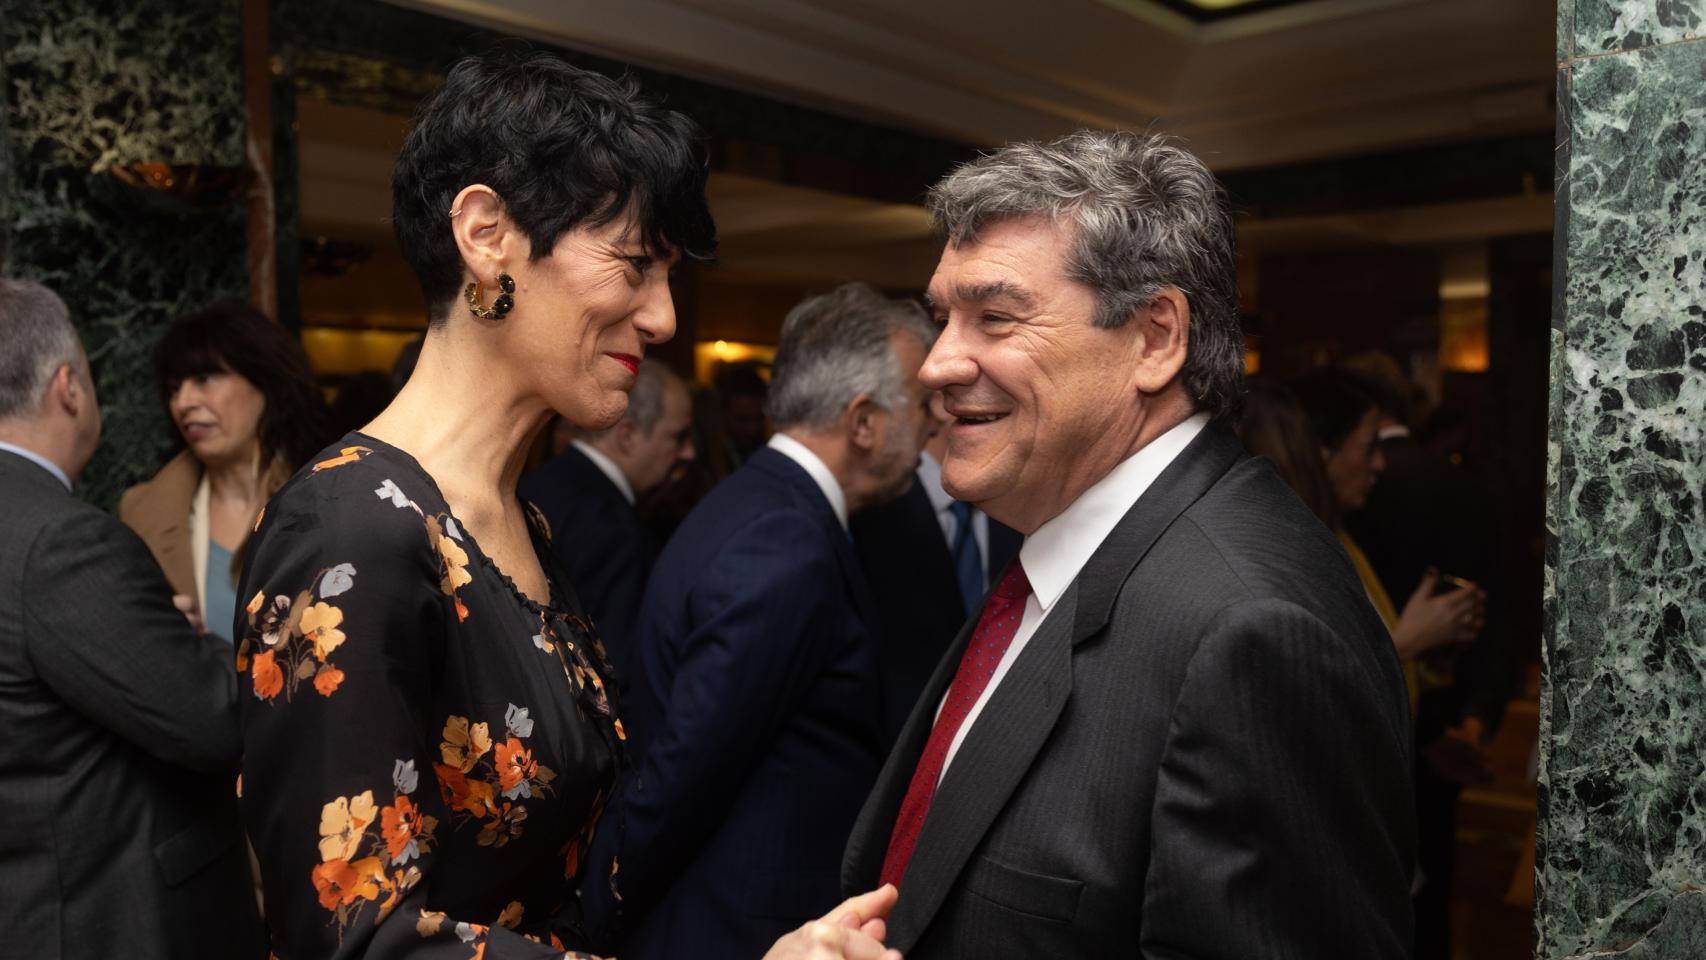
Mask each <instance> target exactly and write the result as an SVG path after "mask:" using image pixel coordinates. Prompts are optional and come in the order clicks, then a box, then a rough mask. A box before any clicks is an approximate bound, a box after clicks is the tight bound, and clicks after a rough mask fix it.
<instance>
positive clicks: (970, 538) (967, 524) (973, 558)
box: [948, 500, 983, 617]
mask: <svg viewBox="0 0 1706 960" xmlns="http://www.w3.org/2000/svg"><path fill="white" fill-rule="evenodd" d="M973 509H974V508H973V507H972V505H971V504H969V503H965V502H963V501H960V500H955V501H954V502H953V503H951V504H949V505H948V510H949V512H951V513H952V514H953V515H954V547H953V551H952V553H953V555H954V576H955V577H956V578H957V579H958V580H959V581H960V599H961V600H962V601H963V602H964V603H965V608H966V616H968V617H969V616H971V615H973V614H975V613H977V610H978V607H980V606H982V605H983V556H982V555H981V554H979V553H978V551H977V536H976V534H974V533H973V532H972V528H971V518H972V513H973Z"/></svg>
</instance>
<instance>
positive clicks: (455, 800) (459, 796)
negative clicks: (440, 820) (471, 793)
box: [432, 763, 468, 810]
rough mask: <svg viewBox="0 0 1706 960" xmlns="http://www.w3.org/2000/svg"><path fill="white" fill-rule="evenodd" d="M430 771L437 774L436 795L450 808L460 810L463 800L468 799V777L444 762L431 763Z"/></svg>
mask: <svg viewBox="0 0 1706 960" xmlns="http://www.w3.org/2000/svg"><path fill="white" fill-rule="evenodd" d="M432 772H433V773H436V774H438V795H439V798H440V799H442V800H443V801H444V805H445V806H447V807H449V808H450V809H452V810H460V809H461V808H462V804H463V801H465V800H467V799H468V778H467V777H465V776H463V775H462V771H461V770H458V769H456V768H455V767H452V766H450V765H449V764H444V763H435V764H433V765H432Z"/></svg>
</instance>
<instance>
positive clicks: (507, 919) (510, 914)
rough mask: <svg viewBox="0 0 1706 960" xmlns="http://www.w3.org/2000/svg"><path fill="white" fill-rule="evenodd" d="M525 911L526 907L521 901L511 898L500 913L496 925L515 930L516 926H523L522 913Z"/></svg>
mask: <svg viewBox="0 0 1706 960" xmlns="http://www.w3.org/2000/svg"><path fill="white" fill-rule="evenodd" d="M523 912H524V908H523V907H522V905H521V901H519V900H511V901H510V902H509V906H507V907H504V909H503V912H502V913H500V914H498V919H497V923H496V925H497V926H500V927H504V928H506V929H510V930H514V929H515V928H516V927H519V926H521V915H522V913H523Z"/></svg>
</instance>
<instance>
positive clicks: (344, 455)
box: [313, 447, 373, 473]
mask: <svg viewBox="0 0 1706 960" xmlns="http://www.w3.org/2000/svg"><path fill="white" fill-rule="evenodd" d="M372 452H373V451H372V450H369V449H368V448H366V447H345V448H343V449H342V450H339V451H338V455H337V456H335V457H330V458H328V459H325V460H321V461H320V462H319V463H316V464H314V470H313V472H314V473H319V472H320V471H321V470H331V469H334V468H336V467H341V466H343V465H344V464H346V463H354V462H356V461H357V460H360V459H361V458H362V457H365V456H367V455H368V454H370V453H372Z"/></svg>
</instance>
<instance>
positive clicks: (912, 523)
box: [853, 394, 1023, 748]
mask: <svg viewBox="0 0 1706 960" xmlns="http://www.w3.org/2000/svg"><path fill="white" fill-rule="evenodd" d="M930 410H931V417H932V419H933V420H934V421H935V425H936V427H937V432H936V433H934V434H932V435H931V437H930V439H929V441H928V442H926V443H925V445H924V451H923V454H922V455H921V456H920V457H919V460H918V471H917V479H916V480H914V482H913V484H912V487H911V489H909V490H907V491H906V493H904V494H902V495H901V496H900V497H899V498H897V499H895V500H892V501H890V502H888V503H885V504H881V505H879V506H875V507H872V508H870V509H869V510H866V511H864V512H862V513H860V514H859V515H858V516H856V517H854V518H853V543H854V545H855V546H856V547H857V549H858V551H859V562H860V564H861V566H863V567H864V570H865V580H866V582H868V583H869V584H870V586H871V596H872V597H873V598H875V599H876V602H877V616H878V617H879V618H880V620H881V621H882V630H881V631H880V634H879V636H878V640H877V656H878V664H879V665H880V666H881V668H882V672H883V699H884V702H885V709H884V716H885V717H886V723H887V729H888V743H887V744H886V745H885V748H886V746H892V745H893V743H894V739H895V737H898V736H899V735H900V728H901V726H902V725H903V724H905V723H906V718H907V716H908V715H910V714H911V713H912V705H913V704H914V703H916V702H917V700H918V694H919V692H920V691H921V690H923V689H924V684H925V682H926V681H928V680H929V679H930V674H931V673H932V672H934V671H935V669H936V664H937V663H938V662H939V661H940V660H941V659H942V654H943V653H944V652H945V651H946V650H947V649H948V644H950V643H952V642H953V641H954V637H955V635H957V634H958V633H959V632H960V627H961V626H962V625H964V624H965V622H966V618H967V617H969V616H971V615H973V614H975V613H977V611H978V610H979V609H980V608H981V607H982V606H983V595H984V594H985V593H986V592H988V590H989V587H990V585H991V584H992V583H993V582H994V578H996V577H999V576H1000V575H1001V571H1002V570H1004V569H1005V568H1006V567H1007V563H1008V562H1009V561H1010V560H1012V559H1013V555H1014V554H1016V553H1018V552H1019V542H1020V541H1021V540H1022V539H1023V538H1022V537H1020V536H1019V532H1018V531H1016V530H1014V529H1013V528H1012V527H1009V526H1007V525H1006V524H1004V523H1001V522H1000V521H998V520H991V519H989V517H988V515H986V514H985V513H984V512H983V511H982V510H979V509H977V508H976V507H974V506H972V505H971V504H969V503H966V502H964V501H961V500H955V499H954V497H953V494H950V493H948V491H946V490H944V489H943V488H942V458H943V456H944V454H945V453H946V451H947V447H948V434H947V432H946V430H945V429H943V428H945V427H946V426H947V425H948V422H949V421H950V419H951V418H950V417H949V416H948V413H947V410H946V408H944V407H943V406H942V398H941V394H933V395H932V397H931V401H930Z"/></svg>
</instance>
